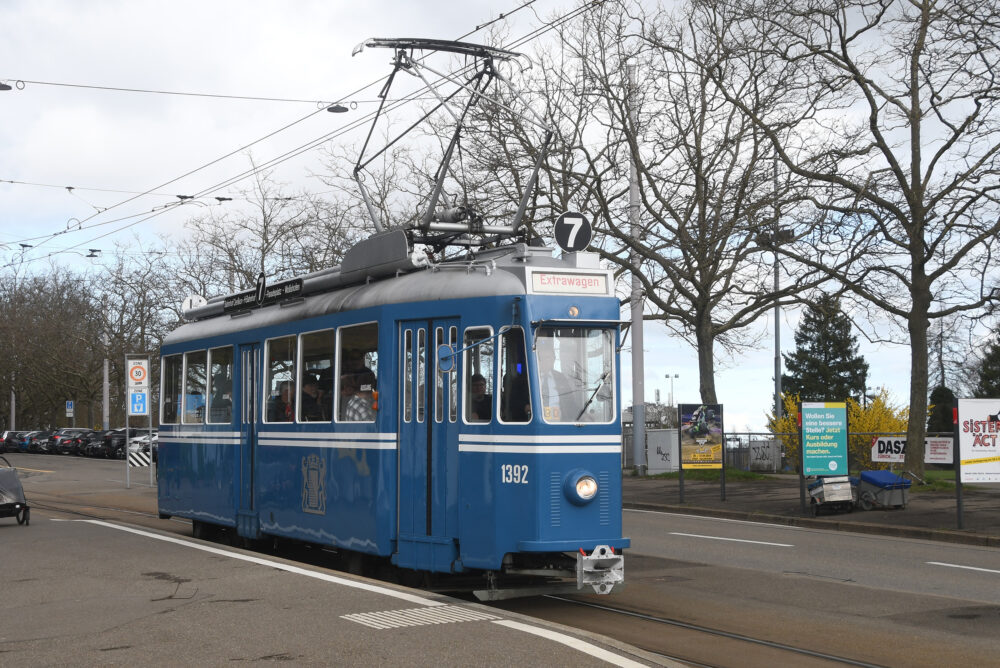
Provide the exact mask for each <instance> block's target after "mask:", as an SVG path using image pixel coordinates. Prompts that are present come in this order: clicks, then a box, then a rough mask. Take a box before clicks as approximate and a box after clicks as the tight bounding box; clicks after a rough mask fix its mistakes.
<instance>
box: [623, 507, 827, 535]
mask: <svg viewBox="0 0 1000 668" xmlns="http://www.w3.org/2000/svg"><path fill="white" fill-rule="evenodd" d="M622 511H623V512H626V513H647V514H649V515H670V516H671V517H683V518H685V519H698V520H709V521H712V522H728V523H730V524H746V525H752V526H755V527H774V528H775V529H788V530H789V531H806V530H807V529H804V528H803V527H797V526H791V525H788V524H774V523H773V522H754V521H753V520H734V519H731V518H728V517H712V516H711V515H689V514H686V513H671V512H667V511H665V510H640V509H639V508H622Z"/></svg>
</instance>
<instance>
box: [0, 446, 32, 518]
mask: <svg viewBox="0 0 1000 668" xmlns="http://www.w3.org/2000/svg"><path fill="white" fill-rule="evenodd" d="M0 517H16V518H17V523H18V524H25V525H27V524H29V523H30V522H31V509H30V508H29V507H28V502H27V501H26V500H25V499H24V488H23V487H21V481H20V480H19V479H18V477H17V469H16V468H14V467H13V466H11V465H10V462H9V461H7V458H6V457H0Z"/></svg>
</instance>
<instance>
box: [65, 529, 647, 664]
mask: <svg viewBox="0 0 1000 668" xmlns="http://www.w3.org/2000/svg"><path fill="white" fill-rule="evenodd" d="M73 521H75V522H84V523H87V524H96V525H97V526H102V527H107V528H109V529H117V530H118V531H125V532H127V533H133V534H136V535H138V536H145V537H146V538H153V539H155V540H162V541H164V542H166V543H173V544H175V545H182V546H184V547H190V548H192V549H195V550H201V551H202V552H208V553H210V554H218V555H221V556H224V557H230V558H232V559H239V560H241V561H248V562H250V563H252V564H258V565H261V566H268V567H270V568H276V569H278V570H282V571H287V572H289V573H295V574H297V575H305V576H306V577H310V578H316V579H317V580H323V581H325V582H331V583H333V584H339V585H343V586H345V587H354V588H356V589H363V590H365V591H370V592H374V593H376V594H384V595H386V596H392V597H395V598H401V599H403V600H405V601H410V602H411V603H417V604H418V605H426V606H447V605H449V604H448V603H447V602H445V601H434V600H431V599H428V598H423V597H421V596H415V595H413V594H408V593H406V592H402V591H397V590H395V589H389V588H387V587H379V586H376V585H371V584H368V583H366V582H356V581H354V580H348V579H346V578H339V577H336V576H334V575H327V574H326V573H317V572H316V571H310V570H307V569H305V568H300V567H298V566H292V565H290V564H284V563H281V562H280V561H272V560H270V559H261V558H260V557H252V556H250V555H247V554H239V553H237V552H230V551H228V550H222V549H219V548H217V547H211V546H209V545H199V544H197V543H192V542H190V541H186V540H182V539H180V538H174V537H172V536H161V535H159V534H155V533H152V532H150V531H142V530H140V529H132V528H130V527H124V526H118V525H117V524H111V523H110V522H102V521H101V520H73ZM493 623H494V624H499V625H501V626H506V627H507V628H510V629H514V630H517V631H523V632H524V633H531V634H532V635H536V636H540V637H542V638H547V639H549V640H552V641H554V642H557V643H561V644H563V645H566V646H567V647H572V648H573V649H575V650H578V651H580V652H583V653H584V654H589V655H590V656H592V657H594V658H595V659H599V660H601V661H605V662H607V663H610V664H613V665H616V666H623V667H624V668H640V667H641V666H644V665H645V664H642V663H638V662H636V661H632V660H631V659H627V658H625V657H623V656H619V655H617V654H615V653H614V652H609V651H607V650H605V649H601V648H600V647H597V646H596V645H592V644H590V643H588V642H585V641H583V640H580V639H578V638H574V637H572V636H569V635H565V634H563V633H557V632H555V631H550V630H548V629H542V628H537V627H534V626H530V625H528V624H522V623H521V622H515V621H512V620H495V621H493Z"/></svg>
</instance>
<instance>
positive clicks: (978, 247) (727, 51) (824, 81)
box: [699, 0, 1000, 474]
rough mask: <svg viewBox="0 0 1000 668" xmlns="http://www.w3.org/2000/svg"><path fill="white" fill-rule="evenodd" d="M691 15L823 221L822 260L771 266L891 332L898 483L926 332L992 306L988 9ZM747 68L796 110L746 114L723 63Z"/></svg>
mask: <svg viewBox="0 0 1000 668" xmlns="http://www.w3.org/2000/svg"><path fill="white" fill-rule="evenodd" d="M699 4H702V5H705V6H709V7H713V8H719V7H721V8H722V9H721V11H724V12H726V13H728V14H729V15H731V16H733V17H734V18H736V19H738V20H736V21H735V22H734V23H733V24H732V26H731V27H730V28H729V29H727V30H726V31H719V32H718V33H717V34H716V38H717V39H718V41H719V44H720V49H719V58H718V64H717V68H716V69H715V70H713V72H714V73H715V74H714V77H713V78H714V79H715V82H716V84H717V85H719V86H720V88H722V89H724V90H726V91H727V99H729V100H730V101H731V102H732V103H733V104H735V105H737V106H738V107H739V108H740V110H741V111H742V112H743V113H745V114H746V115H747V117H748V118H750V119H752V120H753V122H754V124H755V125H756V126H757V127H758V128H760V129H761V130H762V131H763V132H764V133H765V134H766V135H767V137H768V139H769V140H770V141H771V143H772V145H773V146H774V147H775V150H776V151H777V153H778V155H779V156H780V158H781V161H782V163H783V164H784V166H785V168H787V169H788V170H790V171H791V172H792V173H794V174H796V175H798V176H801V177H803V178H807V179H809V180H810V181H811V183H812V193H811V197H812V200H813V203H814V204H815V206H816V207H817V209H818V210H820V211H822V212H823V213H824V214H825V216H826V218H825V224H824V225H823V226H822V227H821V228H820V229H818V230H817V233H816V235H815V236H814V238H812V239H811V241H812V248H819V249H823V250H824V251H825V252H824V253H822V254H821V255H816V254H815V253H814V252H812V253H810V252H801V249H799V248H797V247H795V246H790V247H786V248H783V249H782V252H783V253H784V254H785V255H787V256H788V257H792V258H795V259H796V260H798V261H800V262H803V263H805V264H807V265H809V266H811V267H814V268H815V269H817V270H821V271H824V272H826V273H827V274H828V275H829V276H830V277H831V278H834V279H836V280H838V281H840V282H841V283H842V284H843V285H844V287H845V288H846V289H848V290H850V291H851V292H852V293H853V294H854V295H856V296H857V297H858V298H859V299H861V300H863V301H864V302H865V303H867V304H868V305H870V306H871V307H872V308H873V309H874V310H876V311H877V312H876V313H873V315H872V317H877V315H878V314H889V315H890V316H891V317H893V318H894V319H895V320H896V322H898V323H900V324H901V325H902V326H903V327H905V330H906V340H907V341H908V343H909V345H910V355H911V377H910V400H909V404H910V422H909V429H908V433H907V439H908V442H909V444H910V447H908V448H907V453H906V468H907V469H908V470H910V471H914V472H916V473H918V474H919V473H920V472H922V471H923V442H924V435H925V424H926V421H927V420H926V419H927V389H928V352H929V349H928V331H929V327H930V322H931V320H934V319H939V318H953V317H955V316H956V315H961V314H970V313H976V312H978V311H979V310H980V309H982V308H983V307H984V306H985V305H986V304H988V303H989V302H990V301H991V300H993V299H994V298H995V296H996V280H995V276H994V275H992V274H991V273H990V266H991V264H992V257H993V253H994V251H995V246H996V237H997V234H998V232H1000V216H998V209H1000V207H998V201H997V193H998V191H1000V82H998V80H997V76H996V70H997V65H998V63H1000V9H998V7H997V5H996V3H995V2H990V1H988V0H955V1H953V2H948V3H941V2H936V1H934V0H836V1H833V2H831V1H827V0H824V1H822V2H821V1H820V0H809V1H808V2H802V1H800V0H794V1H793V0H732V1H727V0H706V1H705V2H700V3H699ZM748 36H752V39H748ZM752 40H756V42H753V41H752ZM761 40H764V45H763V47H761V46H759V44H760V43H761ZM761 59H764V60H766V62H767V63H768V69H769V70H770V71H772V72H780V73H781V74H782V76H784V77H785V78H786V79H787V80H788V81H789V82H790V83H791V84H792V85H793V86H795V87H796V88H797V89H798V90H799V91H800V92H801V94H802V95H803V96H804V97H803V98H800V101H799V102H798V103H797V104H798V107H797V108H793V107H792V106H791V105H787V104H778V105H776V106H775V107H774V108H771V109H754V108H752V107H751V106H750V105H748V104H746V103H745V102H744V101H743V99H742V98H741V96H740V95H739V93H738V91H736V90H735V89H734V87H733V86H732V84H731V83H727V82H726V81H725V79H724V77H723V75H722V72H723V71H724V70H725V68H726V67H728V66H729V64H730V63H733V62H736V63H740V64H742V65H743V66H744V67H746V64H747V63H749V62H759V61H760V60H761ZM805 121H809V122H808V123H806V122H805ZM793 123H794V124H795V125H796V126H797V127H798V130H797V131H796V132H794V133H792V132H790V128H791V127H792V124H793ZM806 128H808V130H809V131H808V132H806Z"/></svg>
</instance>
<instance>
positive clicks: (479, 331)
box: [463, 327, 496, 422]
mask: <svg viewBox="0 0 1000 668" xmlns="http://www.w3.org/2000/svg"><path fill="white" fill-rule="evenodd" d="M492 337H493V330H492V329H490V328H489V327H476V328H470V329H467V330H465V345H464V346H463V347H464V348H466V351H465V366H464V367H463V368H464V369H465V421H466V422H489V421H490V420H492V419H493V358H494V354H495V345H496V343H495V342H496V340H495V339H493V338H492Z"/></svg>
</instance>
